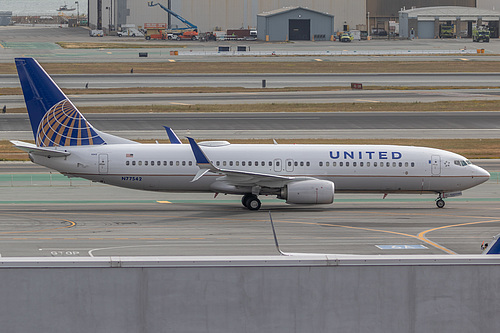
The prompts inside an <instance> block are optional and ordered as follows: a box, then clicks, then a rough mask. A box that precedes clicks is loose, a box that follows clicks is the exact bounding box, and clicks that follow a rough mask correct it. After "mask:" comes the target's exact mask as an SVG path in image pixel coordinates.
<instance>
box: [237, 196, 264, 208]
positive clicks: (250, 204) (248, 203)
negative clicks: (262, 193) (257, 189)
mask: <svg viewBox="0 0 500 333" xmlns="http://www.w3.org/2000/svg"><path fill="white" fill-rule="evenodd" d="M241 203H242V204H243V206H245V207H246V208H248V209H249V210H259V209H260V205H261V203H260V200H259V198H257V196H256V195H255V194H245V195H244V196H243V198H241Z"/></svg>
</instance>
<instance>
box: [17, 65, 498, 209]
mask: <svg viewBox="0 0 500 333" xmlns="http://www.w3.org/2000/svg"><path fill="white" fill-rule="evenodd" d="M15 62H16V66H17V71H18V75H19V80H20V82H21V86H22V90H23V94H24V99H25V102H26V108H27V110H28V114H29V118H30V122H31V127H32V130H33V135H34V138H35V144H31V143H26V142H21V141H11V142H12V143H13V144H14V145H15V146H16V147H17V148H19V149H21V150H23V151H26V152H28V153H29V158H30V160H31V161H32V162H34V163H36V164H40V165H43V166H46V167H48V168H51V169H54V170H57V171H59V172H60V173H61V174H63V175H66V176H69V177H81V178H85V179H89V180H91V181H94V182H101V183H104V184H110V185H115V186H120V187H125V188H131V189H138V190H149V191H159V192H211V193H215V194H216V195H217V194H218V193H223V194H234V195H241V196H242V200H241V202H242V204H243V206H244V207H246V208H247V209H249V210H258V209H260V208H261V201H260V199H259V196H261V195H273V196H276V197H277V198H279V199H283V200H285V201H286V203H289V204H331V203H333V201H334V194H335V193H381V194H384V197H385V196H386V195H387V194H388V193H418V194H424V193H434V194H437V199H436V205H437V207H438V208H443V207H444V205H445V201H444V199H445V198H447V197H451V196H456V195H461V191H463V190H466V189H468V188H471V187H474V186H476V185H479V184H481V183H484V182H485V181H487V180H488V179H489V177H490V174H489V173H488V172H487V171H486V170H484V169H482V168H480V167H479V166H476V165H473V164H472V163H471V162H470V161H469V160H467V159H466V158H465V157H463V156H460V155H458V154H455V153H452V152H448V151H444V150H440V149H434V148H426V147H414V146H396V145H333V144H297V145H294V144H277V143H276V142H274V144H230V143H229V142H227V141H205V142H196V140H194V139H193V138H188V141H189V144H183V143H182V142H181V141H180V140H179V138H178V137H177V136H176V135H175V133H174V132H173V130H172V129H170V128H169V127H165V130H166V131H167V134H168V136H169V138H170V140H171V143H170V144H141V143H138V142H135V141H132V140H128V139H125V138H121V137H118V136H115V135H111V134H108V133H105V132H101V131H99V130H98V129H96V128H94V127H93V126H92V125H91V124H90V123H89V122H88V121H87V120H86V119H85V117H84V116H83V115H82V114H81V113H80V112H79V111H78V109H77V108H76V107H75V106H74V105H73V103H72V102H71V101H70V100H69V98H68V97H67V96H66V95H65V94H64V93H63V92H62V91H61V89H60V88H59V87H58V86H57V84H56V83H55V82H54V81H53V80H52V79H51V77H50V76H49V75H48V74H47V73H46V72H45V70H44V69H43V68H42V67H41V66H40V64H39V63H38V62H37V61H36V60H35V59H33V58H16V59H15Z"/></svg>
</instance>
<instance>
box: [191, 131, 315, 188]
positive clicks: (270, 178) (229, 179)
mask: <svg viewBox="0 0 500 333" xmlns="http://www.w3.org/2000/svg"><path fill="white" fill-rule="evenodd" d="M188 140H189V144H190V145H191V149H192V150H193V154H194V157H195V159H196V165H198V167H199V168H200V171H198V173H197V174H196V176H195V177H194V178H193V180H192V182H194V181H197V180H198V179H200V178H201V177H203V176H204V175H205V174H206V173H207V172H213V173H218V174H221V175H222V177H220V178H218V179H217V180H220V181H224V182H226V183H228V184H231V185H239V186H245V185H246V186H254V185H258V186H265V187H283V186H284V185H285V184H286V183H289V182H292V181H299V180H309V179H316V178H313V177H287V176H280V175H272V174H265V173H258V172H251V171H243V170H230V169H221V168H218V167H216V166H215V165H213V164H212V163H211V162H210V160H209V159H208V157H207V156H206V155H205V153H204V152H203V151H202V150H201V148H200V146H199V145H198V144H197V143H196V141H195V140H194V139H193V138H189V137H188Z"/></svg>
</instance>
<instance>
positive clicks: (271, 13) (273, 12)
mask: <svg viewBox="0 0 500 333" xmlns="http://www.w3.org/2000/svg"><path fill="white" fill-rule="evenodd" d="M297 9H303V10H307V11H310V12H313V13H316V14H321V15H327V16H331V17H333V15H331V14H328V13H324V12H320V11H317V10H313V9H309V8H307V7H301V6H292V7H283V8H278V9H274V10H271V11H268V12H264V13H260V14H257V16H266V17H269V16H274V15H279V14H283V13H287V12H291V11H294V10H297Z"/></svg>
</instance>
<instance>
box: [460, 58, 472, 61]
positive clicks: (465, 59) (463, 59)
mask: <svg viewBox="0 0 500 333" xmlns="http://www.w3.org/2000/svg"><path fill="white" fill-rule="evenodd" d="M459 59H460V60H462V61H469V60H470V59H467V58H459Z"/></svg>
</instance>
